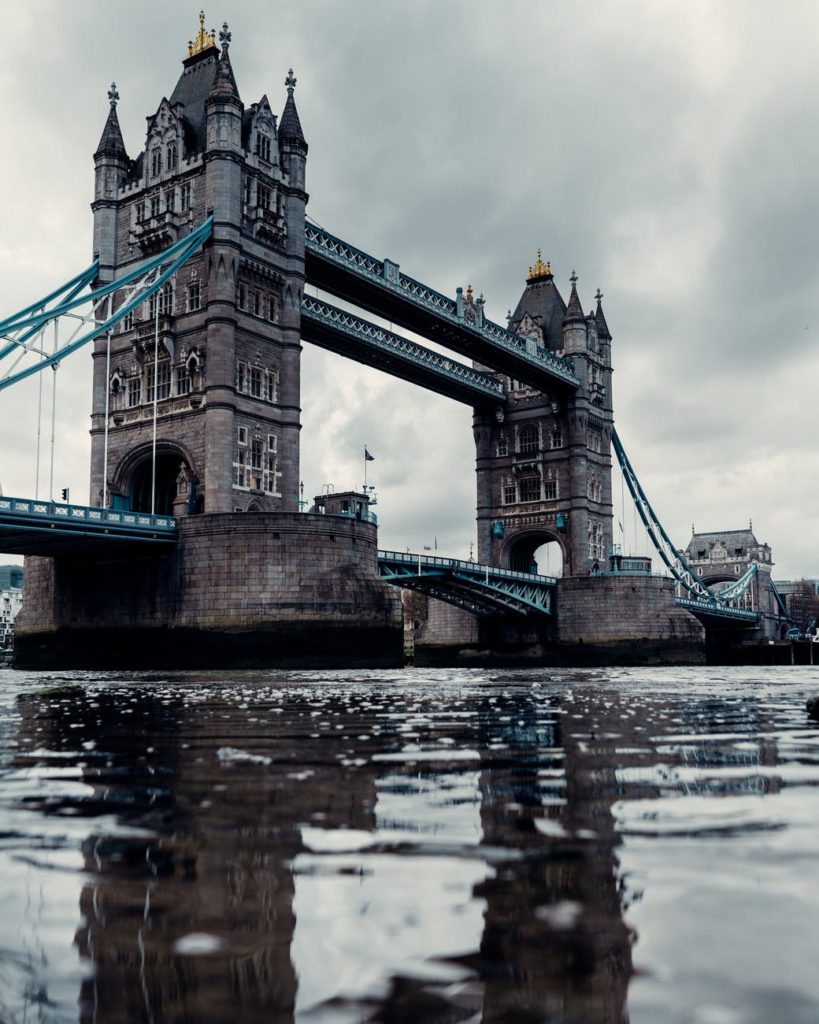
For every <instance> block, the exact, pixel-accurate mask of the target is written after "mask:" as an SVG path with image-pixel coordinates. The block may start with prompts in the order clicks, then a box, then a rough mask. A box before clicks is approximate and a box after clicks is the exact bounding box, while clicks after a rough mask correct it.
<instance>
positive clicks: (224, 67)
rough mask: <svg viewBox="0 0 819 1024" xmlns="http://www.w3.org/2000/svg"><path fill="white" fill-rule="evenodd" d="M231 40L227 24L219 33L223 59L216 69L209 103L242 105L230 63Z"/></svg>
mask: <svg viewBox="0 0 819 1024" xmlns="http://www.w3.org/2000/svg"><path fill="white" fill-rule="evenodd" d="M230 40H231V33H230V30H229V29H228V26H227V22H224V24H223V25H222V31H221V32H220V33H219V42H220V43H221V44H222V57H221V59H220V61H219V65H218V67H217V69H216V76H215V78H214V79H213V85H212V86H211V87H210V92H209V93H208V99H207V102H208V103H210V102H211V101H213V102H221V103H224V102H226V101H228V102H229V101H231V100H232V101H233V102H235V103H241V102H242V101H241V99H240V97H239V88H238V86H237V85H236V79H235V77H234V75H233V66H232V65H231V63H230V54H229V52H228V51H229V49H230Z"/></svg>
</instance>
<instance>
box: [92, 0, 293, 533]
mask: <svg viewBox="0 0 819 1024" xmlns="http://www.w3.org/2000/svg"><path fill="white" fill-rule="evenodd" d="M219 42H220V44H221V46H217V43H216V33H215V31H211V32H207V31H206V30H205V28H204V15H200V27H199V33H198V35H197V37H196V39H195V40H194V41H193V42H192V43H190V44H189V46H188V56H187V58H186V59H185V60H183V62H182V68H183V69H182V74H181V76H180V78H179V81H178V82H177V83H176V86H175V87H174V89H173V91H172V92H171V94H170V98H169V99H167V98H163V99H162V101H161V102H160V104H159V106H158V108H157V110H156V112H155V113H153V114H152V115H151V116H149V117H148V119H147V122H148V125H147V134H146V139H145V144H144V146H143V148H142V150H141V151H140V152H139V153H138V154H137V156H136V157H135V158H133V159H132V158H130V157H129V156H128V154H127V152H126V149H125V145H124V142H123V138H122V133H121V131H120V126H119V121H118V118H117V109H116V105H117V100H118V98H119V97H118V94H117V92H116V87H112V90H111V92H110V93H109V97H110V102H111V108H110V111H109V114H108V120H107V122H106V124H105V128H104V131H103V134H102V138H101V140H100V144H99V146H98V148H97V151H96V153H95V154H94V164H95V168H96V182H95V195H94V202H93V204H92V210H93V212H94V253H95V256H98V257H99V261H100V281H101V282H104V281H108V280H111V279H112V278H113V277H114V276H116V275H117V274H122V273H124V272H127V270H128V269H130V268H132V267H133V266H135V265H138V263H139V262H140V261H141V260H144V259H145V258H146V257H147V256H149V255H154V254H156V253H158V252H160V251H162V250H163V249H165V248H167V247H168V246H169V245H171V244H172V243H174V242H175V241H177V240H179V239H181V238H183V237H184V236H185V235H187V234H189V233H190V232H191V231H192V230H193V229H194V228H196V227H198V226H199V225H200V224H201V223H202V222H203V221H204V220H205V218H206V217H208V216H212V217H213V223H214V226H213V235H212V238H211V240H210V242H209V243H207V244H206V246H205V248H204V249H203V251H202V252H201V253H200V254H199V255H198V256H195V257H193V258H192V259H191V260H189V261H188V263H186V264H185V265H184V266H183V267H182V268H181V269H180V271H179V272H178V273H177V274H176V277H175V280H173V281H172V282H170V283H169V284H168V285H166V287H165V289H164V290H163V291H162V292H161V294H160V295H159V296H158V297H155V298H154V299H151V300H150V301H149V302H145V303H144V304H143V306H142V307H140V308H139V309H138V310H137V311H136V312H135V313H134V314H133V315H131V316H129V317H128V318H126V320H124V321H123V322H122V324H121V325H120V327H119V328H118V329H117V331H116V332H115V333H114V334H113V335H112V338H111V342H112V347H111V364H110V374H108V373H106V341H105V339H100V340H98V341H97V342H96V346H95V352H94V387H93V408H92V426H91V435H92V454H91V501H92V503H95V504H99V503H100V502H101V501H102V496H103V493H107V495H108V496H109V503H110V504H113V505H115V506H116V507H120V508H132V509H136V510H139V511H150V510H151V504H152V498H153V500H154V502H155V508H156V511H157V512H158V513H159V512H162V513H169V512H171V511H173V512H174V513H176V514H177V515H185V514H188V513H192V512H235V511H249V510H256V511H279V510H284V511H287V510H291V511H295V510H296V509H297V508H298V480H299V429H300V423H299V413H300V409H299V354H300V347H299V341H300V337H299V328H300V305H301V297H302V291H303V282H304V210H305V204H306V202H307V194H306V192H305V191H304V184H305V177H304V176H305V162H306V156H307V144H306V142H305V139H304V135H303V133H302V129H301V124H300V122H299V117H298V113H297V112H296V105H295V102H294V99H293V91H294V87H295V85H296V79H295V78H294V77H293V73H292V71H291V72H290V74H288V76H287V80H286V83H285V84H286V86H287V99H286V101H285V105H284V111H283V113H282V116H281V119H279V120H277V118H276V115H275V114H274V113H273V111H272V109H271V106H270V103H269V101H268V99H267V97H266V96H263V97H262V98H261V99H260V100H259V102H258V103H253V104H252V105H251V106H250V107H249V108H247V109H246V108H245V106H244V104H243V103H242V100H241V99H240V97H239V90H238V88H237V86H236V80H235V78H234V74H233V69H232V67H231V62H230V56H229V44H230V32H229V31H228V27H227V25H224V26H223V28H222V31H221V32H220V34H219ZM117 300H118V302H119V303H122V302H124V301H125V295H124V293H118V296H117ZM156 303H158V309H157V305H156ZM157 312H158V333H159V344H158V349H157V346H156V339H155V331H156V314H157ZM157 355H158V358H156V356H157ZM106 391H108V397H109V408H110V416H109V422H108V458H107V466H106V464H105V408H106ZM155 400H156V406H157V407H156V414H157V416H156V435H157V440H156V453H157V458H156V480H155V483H154V479H153V476H154V472H153V458H152V456H153V449H154V446H153V427H154V402H155ZM105 475H107V486H106V487H105V488H104V481H103V478H104V476H105Z"/></svg>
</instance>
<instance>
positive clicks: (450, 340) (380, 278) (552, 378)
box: [305, 224, 580, 392]
mask: <svg viewBox="0 0 819 1024" xmlns="http://www.w3.org/2000/svg"><path fill="white" fill-rule="evenodd" d="M305 273H306V277H307V283H308V284H311V285H315V286H316V287H318V288H321V289H322V290H323V291H326V292H329V293H330V294H331V295H337V296H339V297H341V298H344V299H345V300H346V301H348V302H351V303H354V304H355V305H357V306H361V307H362V308H363V309H366V310H369V311H370V312H371V313H375V314H376V315H377V316H380V317H383V318H384V319H385V320H389V321H390V322H391V323H394V324H398V325H400V326H401V327H403V328H405V329H406V330H410V331H413V332H415V333H416V334H420V335H421V336H423V337H425V338H429V340H430V341H434V342H436V343H437V344H439V345H442V346H443V347H445V348H449V349H452V350H453V351H454V352H458V353H460V354H461V355H462V356H466V357H467V358H469V359H473V360H475V361H476V362H477V363H479V364H480V365H482V366H486V367H488V368H490V369H492V370H497V371H499V372H501V373H506V374H508V375H509V376H510V377H513V378H515V379H516V380H520V381H523V382H524V383H526V384H529V385H531V386H532V387H535V388H538V389H539V390H541V391H546V392H554V391H555V390H563V391H565V390H571V391H573V390H574V389H575V388H577V387H578V386H579V384H580V381H579V380H578V379H577V377H576V376H575V374H574V371H573V369H572V366H571V364H570V363H569V362H568V361H567V360H566V359H562V358H561V357H559V356H557V355H555V354H554V353H553V352H550V351H548V350H546V349H542V348H539V347H538V346H537V344H536V343H535V341H534V339H532V338H522V337H520V336H519V335H517V334H514V333H513V332H512V331H508V330H507V329H506V328H505V327H501V326H500V325H499V324H496V323H493V322H492V321H491V320H487V319H486V318H484V317H483V305H482V304H480V305H479V308H478V310H477V322H476V323H474V324H470V323H468V322H467V320H466V319H465V315H464V311H463V308H462V307H461V308H459V303H458V302H456V301H455V300H454V299H450V298H448V297H447V296H446V295H442V294H441V293H440V292H438V291H435V289H434V288H430V287H429V286H427V285H425V284H422V283H421V282H420V281H416V280H414V279H413V278H411V277H407V275H406V274H402V273H401V271H400V269H399V267H398V264H397V263H392V262H390V261H389V260H379V259H376V258H375V257H374V256H370V255H369V254H368V253H365V252H362V251H361V250H360V249H356V248H355V246H352V245H350V244H349V243H348V242H344V241H342V240H341V239H340V238H336V237H335V236H334V235H331V234H330V233H329V232H327V231H324V230H323V229H322V228H319V227H316V226H314V225H312V224H308V225H307V228H306V238H305Z"/></svg>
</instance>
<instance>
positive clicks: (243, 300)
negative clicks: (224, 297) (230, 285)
mask: <svg viewBox="0 0 819 1024" xmlns="http://www.w3.org/2000/svg"><path fill="white" fill-rule="evenodd" d="M236 305H237V306H238V307H239V309H247V288H246V287H245V286H244V285H243V284H240V285H239V287H238V289H237V292H236Z"/></svg>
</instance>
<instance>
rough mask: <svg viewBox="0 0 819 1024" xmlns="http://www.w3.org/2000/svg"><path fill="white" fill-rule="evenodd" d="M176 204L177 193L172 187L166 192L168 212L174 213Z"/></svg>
mask: <svg viewBox="0 0 819 1024" xmlns="http://www.w3.org/2000/svg"><path fill="white" fill-rule="evenodd" d="M175 206H176V193H175V192H174V190H173V189H172V188H171V189H168V191H167V192H166V193H165V209H166V210H167V211H168V213H173V211H174V207H175Z"/></svg>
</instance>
